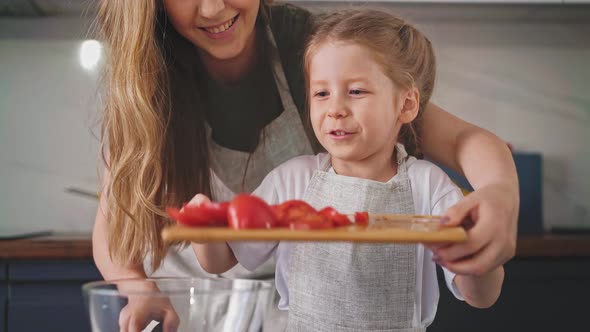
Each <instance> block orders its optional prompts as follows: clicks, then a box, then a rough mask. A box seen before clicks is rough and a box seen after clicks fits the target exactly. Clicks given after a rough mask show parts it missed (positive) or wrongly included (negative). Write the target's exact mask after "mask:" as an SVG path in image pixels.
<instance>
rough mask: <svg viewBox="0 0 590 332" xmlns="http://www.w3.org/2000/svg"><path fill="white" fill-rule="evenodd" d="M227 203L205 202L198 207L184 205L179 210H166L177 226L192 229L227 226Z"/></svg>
mask: <svg viewBox="0 0 590 332" xmlns="http://www.w3.org/2000/svg"><path fill="white" fill-rule="evenodd" d="M228 207H229V203H228V202H223V203H212V202H206V203H202V204H200V205H186V204H185V205H184V207H183V208H182V209H181V210H180V209H177V208H168V209H166V212H167V213H168V215H169V216H170V217H171V218H172V219H174V220H176V221H178V223H179V224H181V225H185V226H193V227H203V226H227V209H228Z"/></svg>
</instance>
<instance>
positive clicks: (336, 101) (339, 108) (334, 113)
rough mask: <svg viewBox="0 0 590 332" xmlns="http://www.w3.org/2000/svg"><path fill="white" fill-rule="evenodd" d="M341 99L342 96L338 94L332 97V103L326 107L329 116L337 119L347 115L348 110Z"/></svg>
mask: <svg viewBox="0 0 590 332" xmlns="http://www.w3.org/2000/svg"><path fill="white" fill-rule="evenodd" d="M343 99H344V98H341V97H338V96H335V97H334V98H332V104H331V105H330V109H328V116H329V117H331V118H335V119H339V118H343V117H346V116H348V114H349V113H350V112H349V109H348V106H347V105H346V102H345V101H344V100H343Z"/></svg>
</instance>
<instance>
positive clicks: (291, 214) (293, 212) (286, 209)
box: [273, 199, 317, 227]
mask: <svg viewBox="0 0 590 332" xmlns="http://www.w3.org/2000/svg"><path fill="white" fill-rule="evenodd" d="M273 210H274V212H275V215H276V216H277V221H278V224H279V226H282V227H289V223H290V222H291V221H293V220H298V219H302V218H304V217H305V216H306V215H308V214H316V213H317V212H316V210H315V209H314V208H313V207H312V206H311V205H309V204H307V203H306V202H305V201H302V200H297V199H293V200H289V201H285V202H283V203H281V204H278V205H273Z"/></svg>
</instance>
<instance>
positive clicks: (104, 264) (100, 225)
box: [92, 170, 146, 280]
mask: <svg viewBox="0 0 590 332" xmlns="http://www.w3.org/2000/svg"><path fill="white" fill-rule="evenodd" d="M109 183H110V174H109V172H108V171H107V170H105V174H104V181H103V190H102V193H103V194H102V195H100V203H99V206H98V211H97V212H96V218H95V220H94V229H93V231H92V254H93V256H94V262H95V264H96V267H98V270H99V271H100V273H101V274H102V277H103V278H104V279H105V280H114V279H124V278H145V277H146V274H145V271H144V270H143V266H141V265H140V266H121V265H119V264H116V263H115V262H113V260H112V259H111V256H110V254H109V242H108V226H109V225H108V221H107V218H106V213H107V211H108V206H107V198H106V197H107V194H106V193H107V190H106V189H107V188H108V185H109Z"/></svg>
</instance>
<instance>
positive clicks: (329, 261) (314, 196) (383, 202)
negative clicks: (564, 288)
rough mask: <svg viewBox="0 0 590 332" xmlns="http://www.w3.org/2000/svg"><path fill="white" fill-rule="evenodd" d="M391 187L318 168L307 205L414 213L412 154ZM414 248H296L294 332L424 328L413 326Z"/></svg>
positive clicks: (401, 160)
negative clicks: (408, 170)
mask: <svg viewBox="0 0 590 332" xmlns="http://www.w3.org/2000/svg"><path fill="white" fill-rule="evenodd" d="M396 150H397V156H398V157H397V162H398V165H399V167H398V173H397V175H396V176H395V177H394V178H393V179H392V180H390V181H388V182H387V183H382V182H377V181H371V180H366V179H360V178H354V177H348V176H342V175H338V174H335V173H333V172H327V170H328V168H329V166H330V164H329V162H328V163H327V164H326V165H324V166H323V167H322V168H321V169H320V170H317V171H315V173H314V175H313V177H312V179H311V181H310V184H309V187H308V188H307V191H306V193H305V195H304V200H305V201H307V202H309V203H310V204H311V205H312V206H314V207H315V208H317V209H319V208H322V207H326V206H332V207H334V208H335V209H337V210H338V211H342V212H345V213H353V212H355V211H369V212H370V213H407V214H413V213H414V211H415V209H414V200H413V198H412V188H411V185H410V180H409V178H408V174H407V166H406V158H407V154H406V152H405V150H404V148H403V146H401V145H400V144H398V145H397V146H396ZM416 252H417V245H415V244H387V245H381V244H364V243H361V244H359V243H313V242H309V243H298V244H293V251H292V254H291V258H290V268H289V271H290V272H289V281H288V282H289V318H288V326H287V330H288V331H424V330H425V328H421V327H417V328H416V327H413V326H416V325H418V326H419V324H416V323H415V322H414V321H415V320H416V318H415V288H416Z"/></svg>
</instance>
